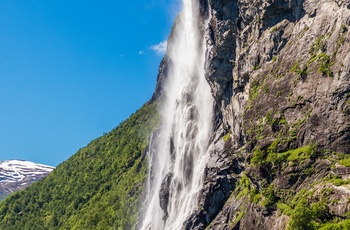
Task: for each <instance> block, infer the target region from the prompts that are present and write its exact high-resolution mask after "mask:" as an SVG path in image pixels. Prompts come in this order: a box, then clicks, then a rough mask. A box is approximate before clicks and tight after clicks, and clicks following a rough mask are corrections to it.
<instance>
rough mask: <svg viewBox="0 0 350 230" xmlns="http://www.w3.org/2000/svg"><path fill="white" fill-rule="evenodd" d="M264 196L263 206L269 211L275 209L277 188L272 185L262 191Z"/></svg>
mask: <svg viewBox="0 0 350 230" xmlns="http://www.w3.org/2000/svg"><path fill="white" fill-rule="evenodd" d="M262 195H263V196H264V199H263V201H262V202H261V205H262V206H263V207H265V208H267V209H270V208H274V206H275V205H276V201H277V197H276V195H275V188H274V186H273V184H271V185H270V186H269V187H267V188H266V189H263V190H262Z"/></svg>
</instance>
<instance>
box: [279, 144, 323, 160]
mask: <svg viewBox="0 0 350 230" xmlns="http://www.w3.org/2000/svg"><path fill="white" fill-rule="evenodd" d="M315 154H316V149H315V146H314V145H306V146H303V147H300V148H297V149H294V150H289V151H287V152H285V153H282V155H288V158H287V160H288V161H297V162H300V161H302V160H305V159H308V158H311V157H313V156H314V155H315Z"/></svg>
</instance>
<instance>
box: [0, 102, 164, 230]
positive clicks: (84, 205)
mask: <svg viewBox="0 0 350 230" xmlns="http://www.w3.org/2000/svg"><path fill="white" fill-rule="evenodd" d="M157 123H158V116H157V112H156V105H155V104H146V105H144V106H143V107H142V108H141V109H140V110H139V111H137V112H136V113H135V114H133V115H132V116H131V117H130V118H129V119H127V120H126V121H125V122H123V123H121V124H120V125H119V126H118V127H117V128H115V129H114V130H112V131H111V132H109V133H107V134H106V135H104V136H102V137H100V138H97V139H96V140H94V141H92V142H91V143H90V144H89V145H88V146H87V147H85V148H82V149H80V150H79V151H78V152H77V153H76V154H75V155H73V156H72V157H71V158H70V159H68V160H67V161H65V162H63V163H62V164H60V165H59V166H58V167H57V168H56V169H55V170H54V171H53V172H52V173H51V174H50V175H49V176H47V177H46V178H45V179H44V180H41V181H39V182H37V183H35V184H33V185H32V186H30V187H29V188H28V189H26V190H23V191H20V192H17V193H14V194H12V195H11V196H9V197H7V198H6V199H5V200H4V201H2V202H1V203H0V229H6V230H12V229H13V230H18V229H36V230H40V229H50V230H51V229H76V230H78V229H81V230H86V229H101V230H102V229H103V230H105V229H133V228H134V226H135V223H136V221H137V212H138V210H139V207H140V197H141V193H142V191H143V190H144V186H143V185H144V180H145V177H146V171H147V164H146V161H145V155H144V152H145V148H146V146H147V144H148V139H149V136H150V133H151V132H152V130H153V129H154V128H155V127H156V126H157Z"/></svg>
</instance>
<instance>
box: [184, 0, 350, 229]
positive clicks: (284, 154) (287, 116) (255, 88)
mask: <svg viewBox="0 0 350 230" xmlns="http://www.w3.org/2000/svg"><path fill="white" fill-rule="evenodd" d="M349 9H350V2H349V1H332V0H328V1H323V0H322V1H314V0H305V1H303V0H289V1H285V0H273V1H271V0H261V1H247V0H239V1H236V0H225V1H215V0H209V13H210V20H209V22H208V23H209V26H208V30H207V33H206V39H207V52H206V68H207V69H206V79H207V81H208V82H209V84H210V86H211V90H212V95H213V97H214V99H215V108H214V109H215V124H216V128H215V130H214V132H215V137H216V138H214V139H213V142H214V143H215V146H216V147H215V150H214V151H213V152H212V153H211V160H210V163H209V165H208V166H207V169H206V182H205V188H204V191H203V195H202V197H201V200H200V207H199V208H198V211H197V212H196V213H195V214H194V215H193V216H191V217H190V218H189V220H188V223H187V228H188V229H204V228H206V229H286V228H287V226H289V228H290V229H313V228H316V229H318V228H322V227H323V228H325V229H327V227H330V226H331V227H334V228H336V227H337V229H338V228H339V229H346V228H347V229H349V223H350V221H349V220H348V219H347V218H348V212H349V211H350V205H349V198H350V187H349V185H348V184H349V182H350V181H349V166H350V164H349V160H350V157H349V155H348V154H349V153H350V141H349V138H350V129H349V127H350V126H349V125H350V117H349V111H350V107H349V104H350V103H349V101H350V94H349V92H350V91H349V90H350V81H349V80H350V59H349V58H350V54H349V53H350V52H349V51H350V46H349V39H350V35H349V32H348V29H349V28H350V27H349V26H350V10H349ZM302 217H304V219H303V218H302ZM332 229H333V228H332Z"/></svg>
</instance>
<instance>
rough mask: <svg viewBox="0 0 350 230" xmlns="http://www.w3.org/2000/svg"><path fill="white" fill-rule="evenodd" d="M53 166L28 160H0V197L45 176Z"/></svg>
mask: <svg viewBox="0 0 350 230" xmlns="http://www.w3.org/2000/svg"><path fill="white" fill-rule="evenodd" d="M53 169H54V167H51V166H47V165H42V164H36V163H33V162H29V161H21V160H10V161H1V162H0V199H3V198H5V197H6V196H8V195H9V194H11V193H13V192H15V191H18V190H21V189H24V188H26V187H28V186H29V185H30V184H32V183H33V182H35V181H37V180H40V179H42V178H44V177H46V176H47V175H48V174H49V173H50V172H51V171H52V170H53Z"/></svg>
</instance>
